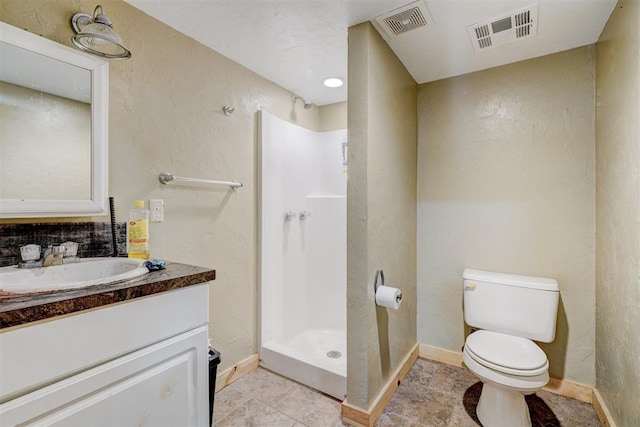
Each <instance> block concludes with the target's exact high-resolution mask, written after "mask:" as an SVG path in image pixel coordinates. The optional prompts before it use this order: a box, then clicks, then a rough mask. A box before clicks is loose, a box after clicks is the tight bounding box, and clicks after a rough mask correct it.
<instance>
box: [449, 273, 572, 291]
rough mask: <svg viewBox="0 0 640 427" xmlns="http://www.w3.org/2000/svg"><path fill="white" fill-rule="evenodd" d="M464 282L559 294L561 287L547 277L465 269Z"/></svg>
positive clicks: (554, 280)
mask: <svg viewBox="0 0 640 427" xmlns="http://www.w3.org/2000/svg"><path fill="white" fill-rule="evenodd" d="M462 277H463V278H464V280H476V281H478V282H488V283H497V284H500V285H507V286H518V287H522V288H532V289H541V290H545V291H552V292H558V291H559V290H560V287H559V286H558V281H557V280H556V279H550V278H546V277H534V276H522V275H519V274H508V273H495V272H492V271H483V270H474V269H471V268H465V269H464V272H463V273H462Z"/></svg>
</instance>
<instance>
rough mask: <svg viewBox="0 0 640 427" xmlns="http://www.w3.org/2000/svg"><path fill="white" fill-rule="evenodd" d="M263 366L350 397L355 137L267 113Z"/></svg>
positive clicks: (263, 121)
mask: <svg viewBox="0 0 640 427" xmlns="http://www.w3.org/2000/svg"><path fill="white" fill-rule="evenodd" d="M260 130H261V132H260V160H259V167H260V172H259V176H260V196H259V209H260V223H259V235H260V254H259V264H260V273H259V278H260V358H261V360H262V362H261V363H262V366H264V367H265V368H267V369H270V370H272V371H275V372H277V373H279V374H281V375H284V376H286V377H289V378H291V379H294V380H296V381H299V382H301V383H303V384H306V385H308V386H310V387H313V388H315V389H317V390H320V391H322V392H324V393H326V394H329V395H331V396H334V397H336V398H338V399H341V400H342V399H344V398H345V394H346V371H347V367H346V359H347V357H346V356H347V355H346V351H347V340H346V255H347V253H346V251H347V243H346V216H347V206H346V186H347V184H346V183H347V179H346V166H347V164H346V158H347V131H346V130H340V131H334V132H314V131H311V130H308V129H305V128H302V127H300V126H296V125H293V124H291V123H289V122H286V121H284V120H281V119H279V118H277V117H275V116H273V115H271V114H269V113H266V112H264V111H262V112H260Z"/></svg>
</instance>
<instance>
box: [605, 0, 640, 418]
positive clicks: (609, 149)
mask: <svg viewBox="0 0 640 427" xmlns="http://www.w3.org/2000/svg"><path fill="white" fill-rule="evenodd" d="M638 25H640V3H639V2H638V1H635V0H629V1H627V0H623V1H620V2H619V3H618V5H617V7H616V9H614V12H613V14H612V15H611V17H610V18H609V22H608V23H607V25H606V27H605V29H604V32H603V33H602V35H601V36H600V41H599V42H598V44H597V69H596V70H597V72H596V76H597V80H596V82H597V86H596V87H597V97H598V106H597V109H596V144H597V145H596V147H597V150H596V159H597V162H596V176H597V187H596V200H597V205H596V206H597V208H596V218H597V234H596V247H597V252H596V260H597V261H596V308H597V309H596V344H597V345H596V377H597V388H598V391H599V392H600V394H601V396H602V398H603V399H604V401H605V403H606V405H607V407H608V408H609V410H610V411H611V415H612V416H613V419H614V421H615V422H616V423H617V425H619V426H632V425H633V426H638V425H640V407H639V406H638V403H639V402H640V333H639V332H638V325H640V277H639V276H638V274H639V271H640V181H639V178H638V177H639V176H640V126H639V125H640V120H639V119H638V114H640V81H639V79H640V58H639V56H640V35H639V34H640V33H638Z"/></svg>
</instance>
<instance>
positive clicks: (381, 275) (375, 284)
mask: <svg viewBox="0 0 640 427" xmlns="http://www.w3.org/2000/svg"><path fill="white" fill-rule="evenodd" d="M378 279H380V284H378ZM378 286H384V271H382V270H376V278H375V279H374V281H373V293H374V294H375V293H376V292H378Z"/></svg>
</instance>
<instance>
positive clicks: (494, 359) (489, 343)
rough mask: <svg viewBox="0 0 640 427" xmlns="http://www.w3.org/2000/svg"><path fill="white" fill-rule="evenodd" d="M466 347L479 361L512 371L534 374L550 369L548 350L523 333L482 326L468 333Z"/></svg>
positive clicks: (495, 367)
mask: <svg viewBox="0 0 640 427" xmlns="http://www.w3.org/2000/svg"><path fill="white" fill-rule="evenodd" d="M465 350H466V353H467V354H468V356H469V357H471V358H472V359H473V360H475V361H476V362H477V363H479V364H481V365H483V366H485V367H487V368H490V369H493V370H496V371H498V372H502V373H505V374H509V375H516V376H524V377H532V376H537V375H541V374H544V373H546V372H547V371H548V369H549V361H548V360H547V356H546V355H545V353H544V351H542V349H541V348H540V347H538V346H537V345H536V344H535V343H534V342H533V341H531V340H529V339H526V338H522V337H516V336H513V335H506V334H502V333H499V332H493V331H485V330H480V331H476V332H474V333H472V334H471V335H469V336H468V337H467V341H466V343H465Z"/></svg>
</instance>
